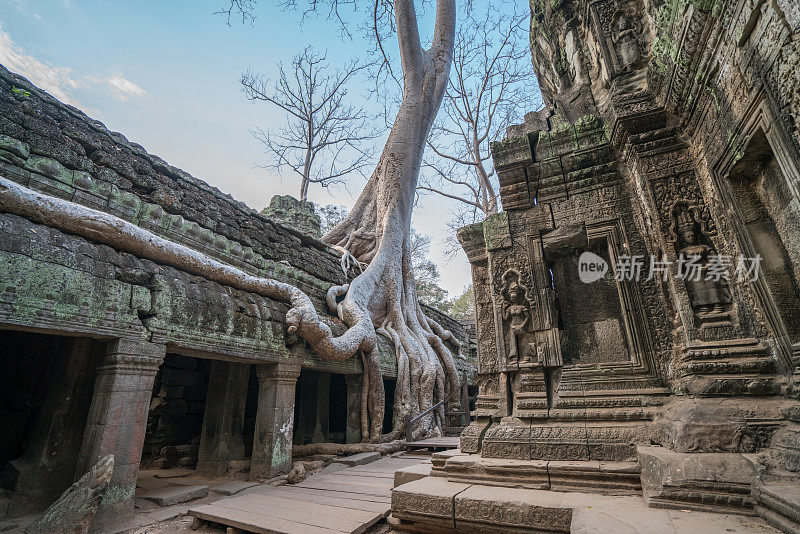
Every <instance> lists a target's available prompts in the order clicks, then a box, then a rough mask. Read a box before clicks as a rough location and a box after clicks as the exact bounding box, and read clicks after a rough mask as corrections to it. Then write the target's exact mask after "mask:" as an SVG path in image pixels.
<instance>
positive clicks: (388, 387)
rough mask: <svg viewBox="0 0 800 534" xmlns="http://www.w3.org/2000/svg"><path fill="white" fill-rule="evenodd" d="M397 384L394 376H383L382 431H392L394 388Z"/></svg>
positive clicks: (385, 432) (386, 432)
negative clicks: (383, 404)
mask: <svg viewBox="0 0 800 534" xmlns="http://www.w3.org/2000/svg"><path fill="white" fill-rule="evenodd" d="M396 384H397V379H396V378H387V377H384V378H383V390H384V391H385V392H386V402H385V411H384V412H383V433H384V434H388V433H389V432H391V431H392V428H393V422H394V388H395V385H396Z"/></svg>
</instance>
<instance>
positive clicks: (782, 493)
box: [753, 480, 800, 534]
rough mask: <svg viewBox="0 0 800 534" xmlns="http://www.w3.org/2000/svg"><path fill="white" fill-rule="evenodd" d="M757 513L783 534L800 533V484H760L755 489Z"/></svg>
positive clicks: (754, 497)
mask: <svg viewBox="0 0 800 534" xmlns="http://www.w3.org/2000/svg"><path fill="white" fill-rule="evenodd" d="M753 499H754V500H755V502H756V505H755V512H756V514H758V516H760V517H761V518H763V519H764V521H766V522H767V523H769V524H770V525H772V526H773V527H775V528H777V529H778V530H780V531H782V532H787V533H789V534H797V533H800V483H798V481H797V480H795V481H794V483H793V484H758V485H756V486H754V487H753Z"/></svg>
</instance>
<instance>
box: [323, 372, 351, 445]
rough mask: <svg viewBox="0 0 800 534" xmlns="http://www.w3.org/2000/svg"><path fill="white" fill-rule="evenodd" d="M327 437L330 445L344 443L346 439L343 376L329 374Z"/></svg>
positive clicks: (345, 401)
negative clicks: (329, 391)
mask: <svg viewBox="0 0 800 534" xmlns="http://www.w3.org/2000/svg"><path fill="white" fill-rule="evenodd" d="M328 419H329V426H328V437H329V439H330V441H331V442H332V443H345V442H346V437H347V382H346V381H345V378H344V375H340V374H333V373H332V374H331V393H330V404H329V405H328Z"/></svg>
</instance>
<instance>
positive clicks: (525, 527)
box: [391, 477, 572, 533]
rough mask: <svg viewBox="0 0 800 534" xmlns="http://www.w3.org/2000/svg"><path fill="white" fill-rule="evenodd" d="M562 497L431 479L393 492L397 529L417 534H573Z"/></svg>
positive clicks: (540, 492) (393, 516)
mask: <svg viewBox="0 0 800 534" xmlns="http://www.w3.org/2000/svg"><path fill="white" fill-rule="evenodd" d="M562 495H564V494H561V493H557V492H547V491H536V490H523V489H518V488H502V487H496V486H481V485H470V484H462V483H459V482H450V481H448V480H445V479H444V478H441V477H426V478H422V479H419V480H415V481H413V482H408V483H407V484H403V485H402V486H398V487H397V488H395V489H394V491H392V522H391V524H392V526H393V527H394V528H396V529H397V530H411V531H414V532H432V531H434V532H499V531H502V532H563V533H568V532H569V531H570V524H571V522H572V508H571V507H569V506H566V507H565V506H561V504H560V503H561V499H562Z"/></svg>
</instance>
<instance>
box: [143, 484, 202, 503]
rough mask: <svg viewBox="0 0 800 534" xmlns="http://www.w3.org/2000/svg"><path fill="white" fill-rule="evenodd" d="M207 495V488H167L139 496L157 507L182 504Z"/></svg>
mask: <svg viewBox="0 0 800 534" xmlns="http://www.w3.org/2000/svg"><path fill="white" fill-rule="evenodd" d="M206 495H208V486H167V487H166V488H161V489H157V490H153V491H151V492H149V493H145V494H144V495H141V497H142V498H143V499H147V500H148V501H153V502H154V503H156V504H157V505H159V506H172V505H173V504H180V503H183V502H189V501H193V500H195V499H201V498H203V497H205V496H206Z"/></svg>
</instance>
